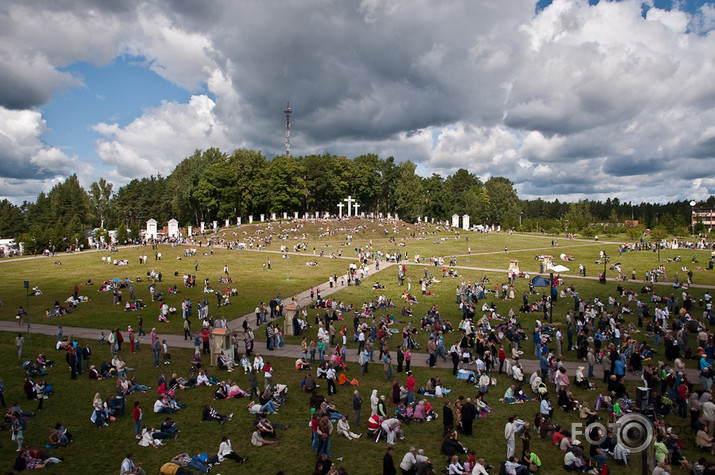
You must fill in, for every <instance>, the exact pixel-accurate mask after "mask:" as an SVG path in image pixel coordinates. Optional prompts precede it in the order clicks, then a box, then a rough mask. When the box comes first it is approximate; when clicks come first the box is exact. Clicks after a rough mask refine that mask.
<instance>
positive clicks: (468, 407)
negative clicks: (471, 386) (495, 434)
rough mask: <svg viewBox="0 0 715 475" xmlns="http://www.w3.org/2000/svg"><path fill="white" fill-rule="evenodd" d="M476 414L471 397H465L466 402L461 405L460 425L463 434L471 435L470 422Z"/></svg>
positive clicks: (472, 421)
mask: <svg viewBox="0 0 715 475" xmlns="http://www.w3.org/2000/svg"><path fill="white" fill-rule="evenodd" d="M476 415H477V409H476V408H475V407H474V404H472V399H471V398H467V402H466V403H464V405H463V406H462V427H463V429H464V435H472V424H473V423H474V419H475V418H476Z"/></svg>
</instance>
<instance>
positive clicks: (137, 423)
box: [132, 401, 144, 439]
mask: <svg viewBox="0 0 715 475" xmlns="http://www.w3.org/2000/svg"><path fill="white" fill-rule="evenodd" d="M132 413H133V415H134V437H135V438H137V439H141V438H142V436H141V430H142V419H143V417H144V413H143V412H142V408H141V402H140V401H134V409H133V410H132Z"/></svg>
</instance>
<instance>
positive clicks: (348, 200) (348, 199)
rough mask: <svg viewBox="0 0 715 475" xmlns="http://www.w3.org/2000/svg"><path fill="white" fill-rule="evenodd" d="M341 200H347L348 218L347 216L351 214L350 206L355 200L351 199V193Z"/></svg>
mask: <svg viewBox="0 0 715 475" xmlns="http://www.w3.org/2000/svg"><path fill="white" fill-rule="evenodd" d="M343 201H347V203H348V218H349V217H350V216H352V208H351V205H352V204H353V203H355V200H354V199H353V197H352V196H351V195H348V197H347V198H345V199H344V200H343Z"/></svg>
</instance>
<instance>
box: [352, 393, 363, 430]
mask: <svg viewBox="0 0 715 475" xmlns="http://www.w3.org/2000/svg"><path fill="white" fill-rule="evenodd" d="M361 409H362V398H361V397H360V392H359V391H358V390H357V389H356V390H355V391H354V392H353V410H354V411H355V427H360V410H361Z"/></svg>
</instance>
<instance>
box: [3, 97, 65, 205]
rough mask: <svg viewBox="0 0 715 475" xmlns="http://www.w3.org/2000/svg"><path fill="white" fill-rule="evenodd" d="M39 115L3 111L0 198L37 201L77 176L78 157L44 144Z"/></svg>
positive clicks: (26, 111)
mask: <svg viewBox="0 0 715 475" xmlns="http://www.w3.org/2000/svg"><path fill="white" fill-rule="evenodd" d="M44 130H45V121H44V120H43V119H42V117H41V115H40V113H39V112H35V111H28V110H24V111H17V110H10V109H6V108H4V107H0V196H1V197H3V198H12V199H13V200H14V201H22V200H34V199H35V198H36V197H37V193H38V192H39V191H41V190H42V191H48V190H49V189H50V188H51V187H52V185H53V184H54V183H56V182H57V180H60V179H63V178H64V177H66V176H67V175H70V174H72V173H74V171H75V170H76V169H77V168H78V161H77V158H76V157H69V156H68V155H67V154H65V153H64V152H63V151H62V150H60V149H58V148H56V147H52V146H50V145H48V144H46V143H44V142H43V141H42V139H41V135H42V132H43V131H44Z"/></svg>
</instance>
